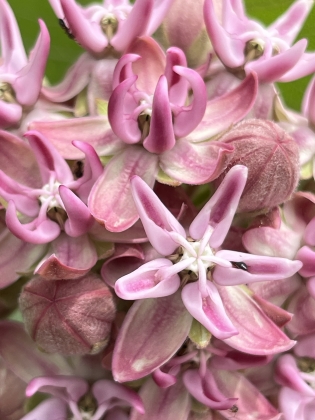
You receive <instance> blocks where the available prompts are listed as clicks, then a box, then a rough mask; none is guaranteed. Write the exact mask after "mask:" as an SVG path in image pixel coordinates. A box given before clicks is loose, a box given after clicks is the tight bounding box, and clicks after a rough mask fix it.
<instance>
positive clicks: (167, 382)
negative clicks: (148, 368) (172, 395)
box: [152, 369, 177, 388]
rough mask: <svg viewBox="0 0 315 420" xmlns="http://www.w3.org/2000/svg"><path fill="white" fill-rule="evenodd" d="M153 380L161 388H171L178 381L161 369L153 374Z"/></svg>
mask: <svg viewBox="0 0 315 420" xmlns="http://www.w3.org/2000/svg"><path fill="white" fill-rule="evenodd" d="M152 378H153V380H154V382H155V383H156V384H157V385H158V386H159V387H160V388H168V387H169V386H172V385H174V384H175V383H176V381H177V379H176V376H174V375H171V374H169V373H165V372H163V371H162V370H161V369H156V370H155V371H154V372H153V373H152Z"/></svg>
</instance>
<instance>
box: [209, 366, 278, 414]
mask: <svg viewBox="0 0 315 420" xmlns="http://www.w3.org/2000/svg"><path fill="white" fill-rule="evenodd" d="M212 373H213V376H214V379H215V381H216V384H217V386H218V388H219V390H220V391H221V392H222V393H223V394H224V395H233V396H235V397H237V398H238V400H237V402H236V404H235V405H236V406H237V407H238V412H237V414H236V416H235V418H236V419H238V418H240V419H241V420H253V419H254V418H255V417H256V418H257V420H258V419H259V420H280V419H282V414H281V413H279V412H278V410H277V409H276V408H275V407H274V406H273V405H272V404H271V403H270V402H269V401H268V400H267V398H265V397H264V395H263V394H262V393H260V392H259V390H258V389H257V388H256V387H255V386H254V385H253V384H252V383H251V382H250V381H249V380H248V379H246V377H245V376H244V375H242V374H240V373H238V372H228V371H226V370H214V369H213V371H212ZM231 415H232V418H233V414H231V412H230V411H228V412H227V413H224V417H225V418H227V419H229V418H231Z"/></svg>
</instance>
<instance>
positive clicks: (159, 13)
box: [145, 0, 174, 35]
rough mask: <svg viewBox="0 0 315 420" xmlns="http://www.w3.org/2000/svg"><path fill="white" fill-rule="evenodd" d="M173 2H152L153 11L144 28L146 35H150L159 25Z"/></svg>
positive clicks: (163, 0)
mask: <svg viewBox="0 0 315 420" xmlns="http://www.w3.org/2000/svg"><path fill="white" fill-rule="evenodd" d="M173 1H174V0H162V1H156V0H155V1H154V2H153V10H152V13H151V16H150V19H149V22H148V25H147V28H146V32H145V33H146V35H152V34H153V33H154V32H155V31H156V30H157V29H158V27H159V26H160V25H161V23H162V21H163V19H164V18H165V17H166V15H167V13H168V11H169V9H170V7H171V6H172V3H173Z"/></svg>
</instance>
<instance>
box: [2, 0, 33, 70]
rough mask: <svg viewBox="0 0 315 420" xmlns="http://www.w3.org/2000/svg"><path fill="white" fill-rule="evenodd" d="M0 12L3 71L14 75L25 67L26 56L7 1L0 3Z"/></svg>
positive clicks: (3, 0)
mask: <svg viewBox="0 0 315 420" xmlns="http://www.w3.org/2000/svg"><path fill="white" fill-rule="evenodd" d="M0 12H1V13H0V23H1V24H0V28H1V57H2V60H1V61H2V63H3V64H2V65H3V70H4V71H5V72H8V73H15V72H16V71H19V70H20V69H21V68H22V67H24V66H25V65H26V63H27V59H26V54H25V50H24V47H23V43H22V39H21V35H20V31H19V27H18V25H17V22H16V19H15V16H14V13H13V11H12V9H11V8H10V6H9V4H8V2H7V1H5V0H1V1H0Z"/></svg>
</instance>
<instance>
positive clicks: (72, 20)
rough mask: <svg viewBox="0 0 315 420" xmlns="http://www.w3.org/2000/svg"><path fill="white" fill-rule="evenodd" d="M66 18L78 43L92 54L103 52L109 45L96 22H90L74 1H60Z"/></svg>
mask: <svg viewBox="0 0 315 420" xmlns="http://www.w3.org/2000/svg"><path fill="white" fill-rule="evenodd" d="M60 3H61V6H62V9H63V12H64V17H65V18H66V20H67V22H68V24H69V27H70V28H71V33H73V35H74V37H75V39H76V41H77V42H78V43H79V44H80V45H82V47H83V48H85V49H86V50H88V51H91V52H92V53H100V52H102V51H103V50H104V49H105V47H106V46H107V44H108V41H107V38H106V36H105V35H104V33H103V32H102V30H101V26H100V25H99V24H98V23H96V22H90V21H89V19H88V18H86V17H85V16H84V14H83V11H82V10H81V7H80V6H78V5H77V4H76V2H75V1H74V0H60Z"/></svg>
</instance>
